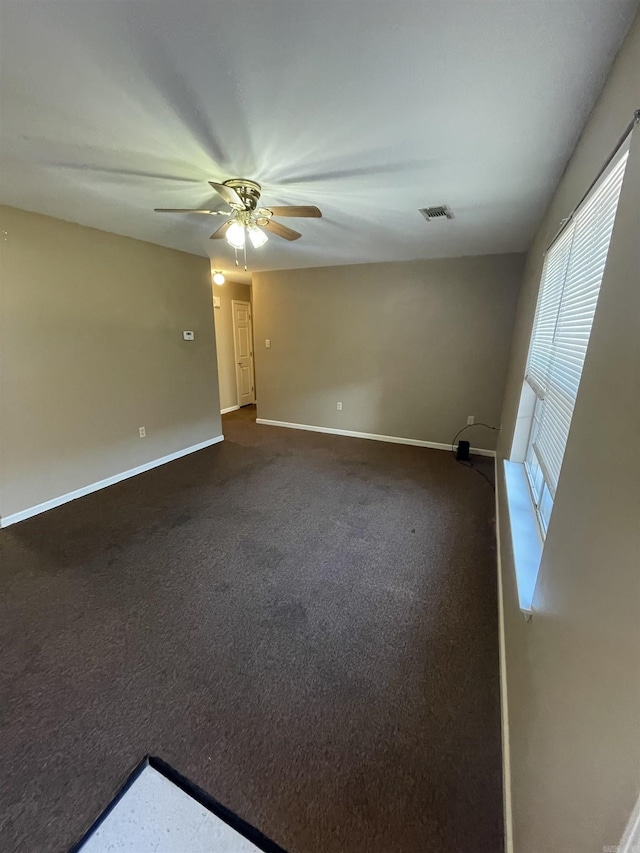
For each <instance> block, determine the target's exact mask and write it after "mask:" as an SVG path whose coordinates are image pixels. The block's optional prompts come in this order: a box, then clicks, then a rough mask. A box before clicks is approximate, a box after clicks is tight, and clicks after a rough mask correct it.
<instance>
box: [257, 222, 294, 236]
mask: <svg viewBox="0 0 640 853" xmlns="http://www.w3.org/2000/svg"><path fill="white" fill-rule="evenodd" d="M261 227H262V228H264V230H265V231H271V233H272V234H277V235H278V237H284V239H285V240H297V239H298V238H299V237H302V234H300V232H299V231H294V230H293V228H287V226H286V225H281V224H280V223H279V222H275V221H274V220H273V219H270V220H269V221H268V222H267V223H266V225H262V226H261Z"/></svg>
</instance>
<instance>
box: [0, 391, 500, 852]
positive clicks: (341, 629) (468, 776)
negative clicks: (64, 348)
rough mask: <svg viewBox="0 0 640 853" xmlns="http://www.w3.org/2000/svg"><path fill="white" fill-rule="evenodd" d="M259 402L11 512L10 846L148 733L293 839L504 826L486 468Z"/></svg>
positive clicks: (119, 763)
mask: <svg viewBox="0 0 640 853" xmlns="http://www.w3.org/2000/svg"><path fill="white" fill-rule="evenodd" d="M254 418H255V410H253V409H252V408H250V409H248V410H241V411H240V412H238V413H234V414H233V415H228V416H225V418H224V432H225V436H226V440H225V441H224V442H223V443H222V444H219V445H216V446H214V447H210V448H208V449H206V450H202V451H200V452H198V453H195V454H193V455H191V456H187V457H184V458H183V459H180V460H178V461H176V462H172V463H171V464H169V465H165V466H163V467H161V468H157V469H154V470H153V471H149V472H147V473H145V474H142V475H140V476H138V477H135V478H133V479H131V480H127V481H125V482H122V483H120V484H118V485H116V486H112V487H111V488H108V489H105V490H103V491H101V492H98V493H96V494H94V495H90V496H88V497H85V498H82V499H80V500H77V501H74V502H72V503H70V504H66V505H65V506H62V507H59V508H58V509H55V510H51V511H50V512H47V513H45V514H43V515H41V516H38V517H36V518H33V519H30V520H28V521H25V522H22V523H21V524H18V525H16V526H14V527H11V528H8V529H6V530H5V531H3V532H2V533H1V534H0V544H1V549H2V550H1V558H2V569H1V575H0V577H1V590H0V593H1V601H0V606H1V609H2V613H1V628H0V630H1V642H2V674H1V685H0V686H1V691H2V693H1V704H0V713H1V718H0V723H1V734H0V755H1V759H2V776H1V783H0V784H1V790H0V799H1V802H2V809H1V817H0V820H1V821H2V823H1V826H0V849H2V850H3V851H4V852H5V853H9V852H10V851H28V853H36V851H37V853H40V851H64V850H66V849H67V848H68V847H69V846H70V845H71V843H72V842H74V841H75V840H76V839H77V838H78V837H79V836H80V835H81V834H82V832H83V831H84V830H85V829H86V828H87V826H88V825H89V824H90V823H91V822H92V821H93V819H94V818H95V817H96V816H97V815H98V814H99V812H100V811H101V810H102V809H103V808H104V807H105V806H106V805H107V803H108V802H109V800H110V799H111V798H112V796H113V794H114V793H115V791H116V790H117V788H118V787H119V785H120V784H121V783H122V782H123V781H124V779H125V778H126V777H127V775H128V774H129V773H130V772H131V770H132V769H133V768H134V767H135V765H136V764H137V763H138V762H139V761H140V759H141V758H142V757H143V756H144V755H145V754H146V753H151V754H153V755H158V756H161V757H162V758H164V759H165V760H166V761H168V762H169V763H170V764H172V765H173V766H174V767H175V768H176V769H177V770H178V771H179V772H181V773H183V774H184V775H185V776H187V777H189V778H190V779H191V780H193V782H195V783H196V784H197V785H199V786H201V787H202V788H204V789H205V790H207V791H208V792H209V793H210V794H211V795H212V796H214V797H215V798H216V799H218V800H219V801H221V802H222V803H224V804H225V805H227V806H228V807H229V808H231V809H232V810H233V811H235V812H237V813H238V814H239V815H240V816H242V817H244V818H245V819H246V820H247V821H249V822H250V823H252V824H254V825H255V826H257V827H259V828H260V829H261V830H262V831H263V832H264V833H265V834H266V835H268V836H270V837H272V838H273V839H274V841H277V842H278V843H279V844H281V845H282V846H283V847H285V848H286V849H287V850H289V851H290V853H356V851H357V853H423V851H424V853H426V851H437V853H498V851H500V850H501V849H502V790H501V759H500V706H499V677H498V626H497V602H496V571H495V552H494V528H493V515H494V496H493V491H492V488H491V486H490V485H489V484H488V483H487V482H486V481H485V480H484V479H483V478H482V477H480V476H478V473H477V472H475V471H472V470H469V469H468V468H464V467H462V466H461V465H458V464H456V462H455V460H454V458H453V456H452V455H450V454H447V453H443V452H442V451H437V450H425V449H421V448H416V447H406V446H402V445H394V444H382V443H378V442H374V441H366V440H358V439H352V438H343V437H338V436H330V435H321V434H318V433H310V432H299V431H294V430H286V429H281V428H277V427H266V426H259V425H256V424H255V423H254ZM478 462H479V466H480V467H481V470H483V471H484V472H485V473H486V474H488V475H491V472H492V467H493V465H492V461H491V460H478Z"/></svg>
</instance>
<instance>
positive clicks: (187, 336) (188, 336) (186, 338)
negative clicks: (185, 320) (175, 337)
mask: <svg viewBox="0 0 640 853" xmlns="http://www.w3.org/2000/svg"><path fill="white" fill-rule="evenodd" d="M195 337H196V336H195V334H194V333H193V332H183V333H182V340H183V341H193V340H195Z"/></svg>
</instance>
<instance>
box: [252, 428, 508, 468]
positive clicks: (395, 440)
mask: <svg viewBox="0 0 640 853" xmlns="http://www.w3.org/2000/svg"><path fill="white" fill-rule="evenodd" d="M256 423H257V424H264V426H277V427H287V429H303V430H307V431H309V432H326V433H329V434H330V435H346V436H349V437H350V438H369V439H371V440H372V441H388V442H390V443H391V444H411V445H413V446H414V447H430V448H432V449H433V450H448V451H449V453H451V450H452V448H451V445H450V444H442V442H439V441H422V439H419V438H400V437H399V436H397V435H377V434H376V433H373V432H354V430H350V429H333V428H332V427H323V426H311V424H290V423H287V421H271V420H268V419H267V418H256ZM471 453H475V454H476V455H477V456H490V457H492V458H494V457H495V455H496V452H495V450H486V449H485V448H483V447H472V448H471Z"/></svg>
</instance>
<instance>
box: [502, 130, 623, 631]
mask: <svg viewBox="0 0 640 853" xmlns="http://www.w3.org/2000/svg"><path fill="white" fill-rule="evenodd" d="M637 118H638V120H640V114H639V116H638V117H637ZM635 123H636V122H632V124H631V125H630V126H629V128H628V129H627V131H626V132H625V136H624V137H623V138H622V139H621V142H620V143H619V145H618V146H617V148H616V150H615V151H614V153H613V154H612V155H611V157H610V158H609V160H608V161H607V162H606V164H605V166H604V167H603V169H602V171H601V172H600V174H599V175H598V177H597V178H596V180H594V182H593V183H592V184H591V186H590V187H589V189H588V191H587V192H586V193H585V195H584V196H583V198H582V199H581V201H580V203H579V204H578V205H577V207H576V208H575V209H574V211H573V213H572V214H571V215H570V216H569V217H568V218H567V219H566V220H564V221H563V222H562V224H561V227H560V229H559V230H558V232H557V234H556V236H555V237H554V239H553V241H552V242H551V244H550V245H549V248H548V249H547V250H546V252H545V256H544V263H543V268H542V270H541V272H540V278H539V287H538V293H537V296H536V306H535V313H534V319H533V324H532V328H531V332H530V338H529V348H528V351H527V359H526V362H525V369H524V371H523V373H524V375H523V378H522V388H521V394H520V403H519V407H518V411H517V417H516V423H515V427H514V432H513V439H512V446H511V452H510V454H509V457H508V458H506V459H505V460H504V463H503V464H504V484H505V488H506V500H507V506H508V510H509V525H510V533H511V544H512V547H513V560H514V568H515V574H516V588H517V592H518V601H519V606H520V610H521V611H522V612H523V614H524V615H525V617H526V618H527V619H529V618H530V617H531V614H532V612H533V598H534V593H535V588H536V583H537V578H538V572H539V568H540V563H541V561H542V554H543V549H544V544H545V538H546V536H547V532H548V530H549V525H550V520H551V516H552V513H553V503H554V500H555V497H556V494H555V492H556V489H557V488H558V485H559V481H560V479H561V475H562V467H563V462H564V457H565V455H566V448H567V445H568V441H569V437H570V431H571V424H572V422H573V417H574V412H575V403H576V401H577V397H578V392H579V388H580V384H581V381H582V374H583V371H584V364H585V361H586V356H587V353H588V349H589V344H590V338H591V332H592V328H593V322H594V321H595V315H596V313H597V308H598V302H599V296H600V291H601V286H602V282H603V281H604V278H605V275H606V269H607V262H608V253H609V248H610V245H611V241H612V239H613V233H614V231H615V222H616V217H617V213H618V208H619V203H620V198H621V196H622V191H623V187H624V170H623V174H622V178H621V182H620V189H619V193H618V197H617V199H616V205H615V211H614V213H613V219H612V220H609V221H610V222H611V232H610V234H609V240H608V243H607V245H606V254H605V255H604V263H603V265H602V272H601V275H600V279H599V281H598V280H597V272H596V273H595V275H593V272H594V271H595V270H597V269H598V263H597V258H598V255H597V254H596V255H595V259H596V260H594V261H593V264H590V265H589V266H588V267H586V268H583V269H585V270H586V271H585V272H584V273H582V272H580V273H579V276H580V278H582V279H583V280H584V281H585V290H588V288H589V287H591V288H593V287H594V284H593V282H594V281H597V282H598V283H597V295H596V298H595V304H594V307H593V313H592V315H591V321H590V322H591V325H590V326H589V328H588V331H587V339H586V344H585V345H584V348H583V350H582V352H583V356H582V362H581V364H579V374H578V375H577V380H576V379H575V374H576V373H577V370H575V369H574V378H573V388H572V387H571V386H570V385H567V384H566V383H565V381H564V379H565V378H566V373H564V370H565V368H564V367H563V365H564V361H563V362H562V365H561V366H560V372H559V374H557V375H556V374H554V373H553V370H554V365H551V367H549V364H551V361H552V358H553V357H554V356H555V355H557V354H558V353H560V354H561V355H562V354H564V352H563V350H564V349H565V347H566V340H567V337H566V336H567V334H569V339H570V338H571V337H573V335H575V334H577V338H576V340H581V339H582V340H584V334H585V333H584V330H583V329H580V325H578V326H577V327H576V326H575V325H574V323H575V320H574V317H575V314H573V313H572V312H573V305H572V302H573V300H574V298H575V296H576V290H575V286H576V281H577V280H578V279H576V277H575V276H576V272H575V271H574V270H573V269H570V268H571V263H570V261H571V258H572V251H573V249H574V242H575V236H576V233H578V234H579V239H578V250H577V252H576V254H575V258H574V260H575V259H577V261H579V260H580V259H581V255H580V252H581V251H584V249H583V248H582V247H583V245H584V244H582V243H580V240H581V237H582V233H586V234H588V233H589V232H588V230H587V231H584V232H578V231H577V229H578V227H579V225H580V222H581V219H580V214H581V213H582V212H584V213H585V216H586V217H587V218H586V219H585V222H588V211H589V208H588V205H589V204H590V202H592V201H593V199H594V195H595V194H597V193H598V191H599V190H600V188H601V187H602V185H603V183H604V182H605V181H607V179H608V178H609V177H610V176H611V173H612V172H613V171H614V170H615V169H616V168H617V167H618V166H619V164H620V161H621V159H622V158H623V157H627V158H628V155H629V149H630V145H631V137H632V135H633V128H634V126H635ZM627 162H628V161H627ZM626 165H627V164H625V166H624V169H626ZM606 197H607V195H606V193H605V195H604V196H603V198H604V199H606ZM587 227H588V226H587ZM592 233H593V234H595V235H596V236H595V239H596V245H597V244H598V243H600V239H601V236H599V234H600V235H604V233H605V232H604V231H602V232H597V231H595V230H594V231H593V232H592ZM563 238H564V239H565V241H566V242H565V247H568V248H566V266H565V265H564V263H565V262H564V256H563V254H562V252H563V246H562V244H561V243H560V242H559V241H561V240H563ZM592 245H593V244H592ZM601 245H602V244H601ZM554 246H555V247H557V248H558V251H559V254H558V255H557V258H556V261H555V266H554V267H552V268H551V270H550V273H549V274H550V275H551V276H557V275H560V276H561V279H562V281H561V284H559V285H557V286H558V287H559V291H558V293H559V296H558V297H557V298H558V301H557V306H553V311H554V312H555V313H554V314H552V315H549V313H548V308H546V307H545V308H543V311H546V314H544V313H543V314H541V315H540V316H541V317H542V320H541V322H543V323H545V324H546V329H545V327H544V326H543V327H542V330H541V335H542V337H538V339H537V341H536V345H537V346H538V351H537V354H536V356H537V361H535V362H531V361H530V359H531V353H532V348H533V342H534V334H535V332H536V320H537V318H538V312H539V306H540V300H541V297H542V293H543V291H542V288H543V286H544V283H545V275H546V273H547V263H548V258H549V253H550V252H551V250H552V249H553V248H554ZM578 268H579V269H580V266H579V267H578ZM558 270H561V272H560V273H558ZM589 271H591V272H592V276H591V279H589ZM568 282H569V284H570V286H569V288H568V289H566V288H567V283H568ZM565 292H566V294H567V295H568V296H567V298H568V300H569V303H568V304H569V307H568V310H567V313H563V305H562V300H563V297H564V296H565ZM583 292H584V291H583ZM549 293H550V294H551V299H552V302H553V300H554V299H555V298H556V297H555V295H554V294H553V293H552V292H551V291H549ZM592 296H593V291H592ZM579 298H582V293H580V295H579ZM549 316H551V320H549ZM560 324H562V326H563V332H562V335H561V337H560V338H559V339H557V338H556V334H557V332H558V326H559V325H560ZM550 328H553V333H552V338H551V341H552V343H553V346H554V349H551V348H550V350H549V356H550V357H549V364H547V365H546V366H545V358H544V352H545V350H544V345H545V334H546V336H547V337H548V336H549V329H550ZM541 340H542V344H543V350H542V353H543V357H542V359H540V349H539V346H540V341H541ZM556 340H558V342H559V343H558V346H559V349H555V345H556ZM530 364H532V365H534V367H533V373H534V374H535V373H538V374H539V377H536V376H535V375H533V376H532V375H530V374H529V373H528V370H529V366H530ZM541 365H542V369H544V370H547V369H549V374H548V379H549V381H547V376H545V377H544V379H545V382H543V385H544V384H545V383H546V385H547V386H548V388H547V389H546V390H545V387H542V386H541V385H539V384H538V381H537V378H541V379H542V377H543V373H542V372H541ZM558 377H560V382H559V383H558ZM570 378H571V377H570ZM552 379H555V380H556V383H555V384H554V383H553V382H552V381H551V380H552ZM556 385H557V387H556ZM574 389H575V390H574ZM547 391H548V393H549V396H550V397H551V398H552V399H553V405H554V407H555V408H552V409H550V417H551V418H552V420H551V432H550V433H549V432H548V433H547V435H546V437H545V441H546V445H543V450H544V449H545V448H546V449H549V448H551V452H552V454H553V455H552V456H551V464H552V465H553V469H554V470H553V476H552V477H551V478H548V477H547V476H545V465H544V462H543V463H542V464H540V462H541V460H540V456H539V454H537V453H536V448H535V442H536V437H537V434H538V431H539V429H540V423H541V420H542V418H541V414H542V410H543V407H544V401H545V394H546V393H547ZM572 391H573V393H571V392H572ZM564 394H566V397H567V400H571V409H570V417H569V418H568V429H567V427H566V423H567V418H566V417H565V418H564V424H565V429H567V431H566V434H564V435H563V432H562V427H561V431H560V436H561V437H563V438H564V445H563V446H562V445H560V444H558V443H557V442H556V443H555V444H554V443H552V444H551V445H549V444H548V442H549V440H550V439H551V441H552V442H553V440H554V438H556V437H557V435H558V433H557V429H558V423H559V422H558V421H557V418H558V413H559V412H560V414H561V415H562V411H563V408H564V403H563V400H562V395H564ZM559 395H560V396H559ZM558 406H560V409H559V410H558V409H557V407H558ZM566 414H569V412H568V411H567V413H566ZM554 418H555V419H556V420H555V422H554V420H553V419H554ZM559 447H562V454H561V456H560V457H559V463H558V448H559ZM554 482H555V489H554V488H552V487H550V484H551V485H552V484H553V483H554Z"/></svg>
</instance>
